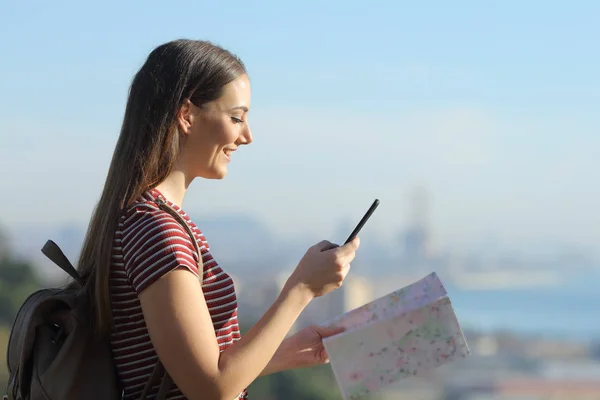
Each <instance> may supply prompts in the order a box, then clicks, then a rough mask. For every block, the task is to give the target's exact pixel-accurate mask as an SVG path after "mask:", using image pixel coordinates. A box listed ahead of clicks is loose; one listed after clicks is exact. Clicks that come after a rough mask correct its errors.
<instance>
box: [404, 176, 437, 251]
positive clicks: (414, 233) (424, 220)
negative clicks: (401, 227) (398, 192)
mask: <svg viewBox="0 0 600 400" xmlns="http://www.w3.org/2000/svg"><path fill="white" fill-rule="evenodd" d="M428 219H429V196H428V193H427V190H426V189H425V188H422V187H417V188H416V189H415V190H414V191H413V192H412V194H411V196H410V214H409V219H408V226H407V228H406V230H405V231H404V232H403V235H402V242H403V243H402V244H403V250H404V257H405V259H406V261H408V262H418V261H421V260H424V259H426V258H427V257H428V255H429V239H430V238H429V228H428V225H429V224H428Z"/></svg>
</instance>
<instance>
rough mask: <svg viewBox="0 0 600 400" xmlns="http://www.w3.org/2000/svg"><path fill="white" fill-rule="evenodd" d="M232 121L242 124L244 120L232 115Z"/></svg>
mask: <svg viewBox="0 0 600 400" xmlns="http://www.w3.org/2000/svg"><path fill="white" fill-rule="evenodd" d="M231 122H233V123H234V124H241V123H242V122H244V121H243V120H241V119H239V118H236V117H231Z"/></svg>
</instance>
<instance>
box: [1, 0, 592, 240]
mask: <svg viewBox="0 0 600 400" xmlns="http://www.w3.org/2000/svg"><path fill="white" fill-rule="evenodd" d="M0 10H1V11H0V45H1V48H2V55H1V56H0V57H1V59H2V61H1V62H0V174H1V175H0V176H1V178H2V191H1V192H2V196H0V210H1V211H0V224H2V225H4V226H7V227H8V228H9V229H10V228H11V227H16V226H19V225H22V224H27V225H35V224H39V225H40V226H42V225H43V226H51V225H60V224H65V223H76V224H85V223H87V221H88V218H89V216H90V213H91V211H92V208H93V206H94V204H95V203H96V201H97V199H98V196H99V194H100V191H101V190H102V185H103V182H104V178H105V174H106V170H107V167H108V163H109V161H110V157H111V155H112V150H113V147H114V145H115V143H116V139H117V136H118V133H119V128H120V124H121V119H122V115H123V111H124V105H125V101H126V96H127V91H128V86H129V84H130V82H131V79H132V77H133V75H134V74H135V72H136V71H137V69H138V68H139V67H140V66H141V65H142V63H143V62H144V59H145V57H146V56H147V54H148V53H149V52H150V51H151V50H152V49H153V48H154V47H155V46H157V45H159V44H161V43H163V42H166V41H169V40H172V39H177V38H192V39H205V40H211V41H213V42H214V43H216V44H219V45H222V46H224V47H225V48H227V49H229V50H231V51H232V52H234V53H236V54H237V55H239V56H240V57H241V58H242V59H243V61H244V63H245V64H246V66H247V68H248V71H249V75H250V78H251V82H252V107H251V111H250V117H249V123H250V125H251V128H252V130H253V135H254V143H253V144H252V145H251V146H248V147H246V148H244V149H242V150H241V151H238V152H236V154H235V155H234V156H233V159H232V163H231V164H230V166H229V175H228V176H227V178H226V179H224V180H222V181H198V182H195V183H194V185H193V186H192V187H191V189H190V191H189V193H188V196H187V197H186V200H185V203H184V208H185V209H186V210H187V211H188V213H191V214H194V215H198V216H199V220H197V221H196V222H197V223H198V225H199V226H200V228H202V221H201V218H202V215H206V214H211V215H213V214H214V215H216V214H236V213H247V214H251V215H254V216H256V217H257V218H259V219H260V220H261V221H263V222H264V223H265V224H266V225H268V226H269V227H270V228H271V229H273V230H274V231H275V232H278V233H279V234H281V235H284V236H287V237H294V236H295V235H296V236H297V235H305V234H310V235H315V236H318V237H321V238H328V239H330V237H329V236H328V235H331V234H332V232H334V231H335V229H336V226H338V225H339V224H340V221H342V220H345V221H358V220H359V219H360V217H361V216H362V214H363V213H364V212H365V211H366V209H367V208H368V207H369V205H370V204H371V202H372V201H373V199H374V198H379V199H380V200H381V205H380V206H379V209H378V210H377V211H376V213H375V215H374V216H373V217H372V219H371V221H370V222H369V224H368V226H367V227H366V228H365V230H364V231H363V235H367V234H369V235H381V237H382V238H388V239H389V238H392V237H393V235H394V234H396V233H397V231H398V229H399V228H401V227H402V226H403V225H405V224H406V223H407V221H408V218H409V216H410V204H411V202H410V200H411V193H412V192H413V191H414V190H415V188H419V187H420V188H424V189H425V190H426V192H427V194H428V198H429V201H428V204H429V208H428V221H429V223H430V226H431V229H432V230H433V233H434V237H435V240H437V242H438V243H439V245H440V246H467V247H468V246H469V245H471V244H473V243H477V242H478V241H480V240H481V239H482V238H488V237H493V238H495V239H494V240H498V241H500V242H502V243H504V244H506V245H507V246H517V247H518V246H528V245H530V244H532V243H558V242H560V243H567V244H570V245H573V246H579V247H584V248H588V249H591V250H594V249H595V248H596V247H597V246H596V245H597V244H598V242H599V239H600V213H598V212H597V206H598V204H600V186H599V185H598V182H600V161H599V160H598V159H597V157H596V155H598V154H600V118H599V112H598V110H600V73H599V71H600V51H598V41H599V40H600V24H598V18H599V16H600V2H593V1H573V2H569V3H567V2H558V1H543V2H542V1H535V0H531V1H527V2H518V1H503V2H499V1H498V2H480V1H459V0H457V1H453V2H443V1H423V2H418V3H417V2H407V1H372V2H369V3H366V2H352V1H350V2H339V1H328V2H323V1H319V2H317V1H312V0H311V1H303V2H295V3H293V4H285V3H284V2H279V1H262V2H258V1H256V2H250V1H244V2H241V1H227V2H215V1H213V2H203V1H195V2H181V1H173V2H171V3H170V4H166V3H165V2H159V1H154V0H151V1H144V2H141V1H130V2H117V1H112V0H110V1H103V2H94V3H92V2H80V1H77V2H76V1H52V2H42V1H26V2H16V1H6V0H0ZM594 182H595V183H594ZM382 240H384V239H382Z"/></svg>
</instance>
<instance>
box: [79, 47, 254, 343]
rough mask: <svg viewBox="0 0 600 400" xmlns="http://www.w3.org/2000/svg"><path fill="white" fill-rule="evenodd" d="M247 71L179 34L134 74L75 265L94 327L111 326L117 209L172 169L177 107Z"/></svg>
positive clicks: (198, 100) (205, 97) (216, 93)
mask: <svg viewBox="0 0 600 400" xmlns="http://www.w3.org/2000/svg"><path fill="white" fill-rule="evenodd" d="M245 73H246V69H245V67H244V64H243V63H242V61H241V60H240V59H239V58H238V57H236V56H235V55H233V54H231V53H230V52H229V51H227V50H225V49H223V48H221V47H219V46H216V45H214V44H212V43H210V42H207V41H199V40H186V39H181V40H175V41H171V42H168V43H165V44H162V45H160V46H158V47H157V48H156V49H154V50H153V51H152V52H151V53H150V55H149V56H148V58H147V60H146V62H145V63H144V65H143V66H142V68H141V69H140V70H139V71H138V73H137V74H136V75H135V77H134V79H133V82H132V83H131V88H130V90H129V97H128V100H127V107H126V109H125V116H124V118H123V125H122V127H121V134H120V136H119V139H118V141H117V144H116V148H115V151H114V154H113V157H112V161H111V163H110V168H109V170H108V175H107V177H106V182H105V184H104V189H103V191H102V195H101V196H100V200H99V202H98V204H97V206H96V208H95V209H94V212H93V214H92V217H91V220H90V224H89V227H88V231H87V234H86V237H85V241H84V244H83V248H82V251H81V254H80V257H79V262H78V267H77V268H78V270H79V273H80V274H81V276H82V277H83V279H84V281H85V282H86V283H85V293H86V294H87V295H88V296H89V297H88V298H89V300H90V301H91V304H92V305H93V306H94V307H93V310H94V316H95V318H94V319H95V328H96V329H95V330H96V332H97V333H99V334H105V333H107V332H108V331H109V330H110V328H111V327H112V313H111V304H110V292H109V276H110V267H111V257H112V246H113V240H114V235H115V231H116V229H117V226H118V220H119V216H120V214H121V212H122V210H123V209H124V208H126V207H128V206H130V205H131V204H132V203H133V202H134V201H135V199H137V198H138V197H139V196H140V195H141V194H142V193H143V192H144V191H146V190H148V189H150V188H152V187H154V186H156V185H158V184H159V183H161V182H162V181H163V180H164V179H165V178H166V177H167V176H168V175H169V173H170V172H171V170H172V168H173V165H174V163H175V160H176V158H177V155H178V153H179V146H180V137H179V134H178V130H177V128H176V126H175V120H176V115H177V112H178V111H179V109H180V107H181V106H182V105H183V103H184V101H186V100H187V99H189V100H190V101H191V102H192V103H194V104H195V105H197V106H202V105H203V104H204V103H207V102H210V101H213V100H216V99H218V98H219V97H220V95H221V92H222V89H223V86H225V85H226V84H228V83H229V82H231V81H233V80H235V79H236V78H238V77H239V76H241V75H244V74H245Z"/></svg>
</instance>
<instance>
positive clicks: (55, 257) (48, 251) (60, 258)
mask: <svg viewBox="0 0 600 400" xmlns="http://www.w3.org/2000/svg"><path fill="white" fill-rule="evenodd" d="M42 253H44V255H45V256H46V257H48V258H49V259H50V260H52V262H54V264H56V265H58V266H59V267H60V269H62V270H63V271H65V272H66V273H67V274H69V275H70V276H71V278H73V279H74V280H75V282H77V283H78V284H79V285H80V286H84V284H83V279H81V276H79V273H77V270H76V269H75V267H73V264H71V262H70V261H69V259H68V258H67V256H65V253H63V251H62V250H61V249H60V247H58V245H57V244H56V243H54V242H53V241H52V240H48V241H47V242H46V244H45V245H44V247H42Z"/></svg>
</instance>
